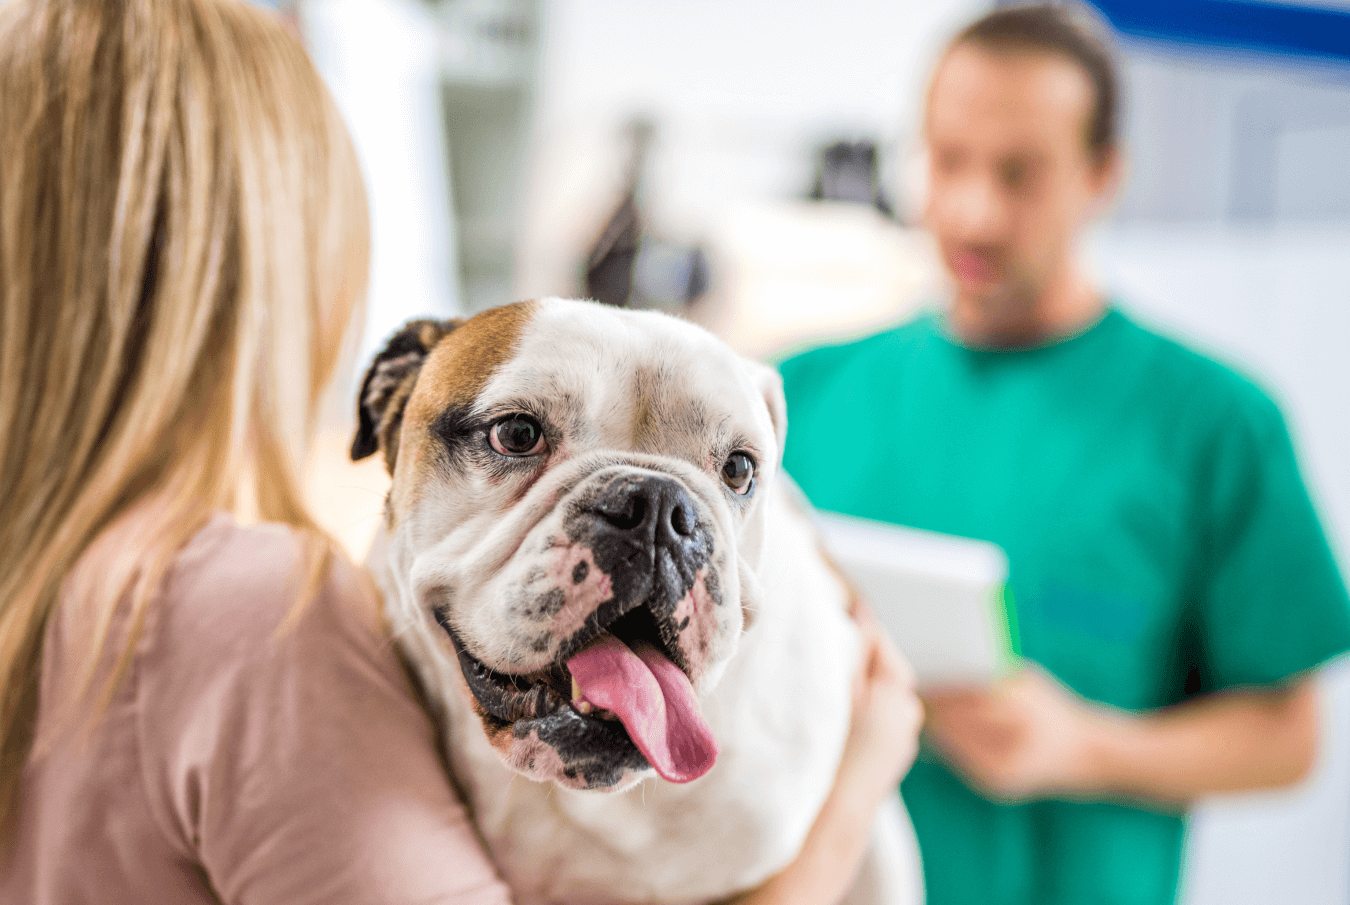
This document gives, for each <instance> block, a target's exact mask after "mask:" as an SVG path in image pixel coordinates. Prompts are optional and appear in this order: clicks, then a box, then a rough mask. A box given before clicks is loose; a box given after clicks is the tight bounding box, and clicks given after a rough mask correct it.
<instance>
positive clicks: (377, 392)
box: [352, 320, 464, 474]
mask: <svg viewBox="0 0 1350 905" xmlns="http://www.w3.org/2000/svg"><path fill="white" fill-rule="evenodd" d="M462 323H464V322H463V321H462V320H444V321H437V320H415V321H409V322H408V323H406V324H404V325H403V328H402V329H401V330H399V331H398V332H397V333H395V334H394V335H393V336H392V337H391V338H390V339H389V342H388V343H387V344H386V345H385V347H384V351H382V352H381V353H380V354H379V355H376V356H375V360H374V361H373V362H371V364H370V370H369V371H367V372H366V379H365V380H364V381H363V382H362V383H361V394H360V395H359V396H358V397H357V399H356V418H357V427H356V436H355V437H354V438H353V439H352V461H353V462H355V461H358V460H360V459H364V458H365V457H366V456H369V455H372V454H374V453H375V452H377V451H378V450H380V449H383V450H384V461H385V465H386V466H388V468H389V473H390V474H393V473H394V461H395V460H396V459H397V458H398V429H399V428H400V427H401V426H402V424H403V408H404V406H406V405H407V404H408V397H409V396H411V395H412V389H413V385H414V384H415V383H417V374H418V372H419V371H421V370H422V363H423V362H424V361H426V360H427V356H428V355H429V354H431V350H432V349H433V348H435V346H436V343H438V342H440V341H441V340H442V339H443V338H445V336H446V335H447V334H449V333H450V332H451V331H452V330H454V329H455V328H456V327H458V326H460V325H461V324H462Z"/></svg>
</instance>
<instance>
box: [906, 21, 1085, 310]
mask: <svg viewBox="0 0 1350 905" xmlns="http://www.w3.org/2000/svg"><path fill="white" fill-rule="evenodd" d="M1092 103H1093V89H1092V83H1091V82H1090V81H1089V79H1088V76H1087V74H1086V73H1085V72H1083V70H1082V69H1081V68H1079V67H1078V66H1077V65H1076V64H1075V63H1074V62H1072V61H1071V60H1069V59H1066V58H1063V57H1060V56H1058V55H1055V54H1051V53H1045V52H1040V51H1035V50H1025V51H1003V50H988V49H985V48H983V47H980V46H978V45H976V44H962V45H958V46H957V47H955V48H954V49H953V50H951V51H950V52H949V53H948V55H947V56H946V58H945V59H944V60H943V61H942V63H941V64H940V65H939V67H938V70H937V73H936V75H935V76H934V80H933V85H932V89H931V91H930V93H929V98H928V111H927V118H926V122H925V131H926V138H927V144H928V154H929V163H928V169H929V195H928V202H927V205H926V207H925V209H924V221H925V223H926V225H927V226H928V228H929V229H930V230H931V231H932V233H933V235H934V236H935V237H936V238H937V240H938V245H939V248H940V250H941V252H942V257H943V261H944V263H945V264H946V266H947V269H948V271H949V272H950V273H951V275H952V278H953V280H954V281H955V284H956V292H957V295H958V297H960V298H961V299H963V300H965V301H968V302H972V303H975V304H978V305H981V306H986V307H987V306H997V307H999V308H1003V309H1007V308H1008V307H1010V306H1012V307H1017V308H1021V307H1026V308H1028V309H1029V308H1030V307H1031V306H1033V305H1034V304H1035V302H1036V300H1037V299H1038V298H1039V297H1040V296H1041V294H1042V293H1043V292H1044V290H1045V287H1046V285H1047V284H1048V283H1049V281H1050V280H1051V279H1052V278H1053V277H1054V275H1055V274H1056V273H1057V271H1059V270H1060V268H1062V267H1063V265H1064V264H1065V263H1066V261H1067V260H1068V258H1069V255H1070V254H1071V251H1072V246H1073V239H1074V235H1075V233H1076V232H1077V230H1078V228H1079V226H1080V225H1081V224H1082V223H1083V222H1084V220H1085V219H1086V218H1087V217H1088V215H1089V214H1090V213H1091V211H1092V208H1093V206H1094V202H1095V201H1096V200H1097V199H1098V197H1099V196H1100V195H1101V194H1102V193H1103V192H1104V191H1105V190H1106V189H1107V187H1108V183H1109V181H1110V179H1109V174H1108V172H1107V171H1108V169H1109V165H1108V164H1106V163H1099V162H1098V160H1097V158H1096V157H1095V156H1094V155H1093V154H1092V153H1091V152H1090V151H1089V149H1088V147H1087V140H1086V132H1087V123H1088V117H1089V116H1090V114H1091V108H1092Z"/></svg>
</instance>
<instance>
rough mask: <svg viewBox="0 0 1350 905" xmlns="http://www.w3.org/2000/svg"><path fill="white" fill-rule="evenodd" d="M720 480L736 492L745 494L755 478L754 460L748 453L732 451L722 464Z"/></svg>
mask: <svg viewBox="0 0 1350 905" xmlns="http://www.w3.org/2000/svg"><path fill="white" fill-rule="evenodd" d="M722 480H723V481H724V482H725V483H726V485H727V486H728V487H730V488H731V489H732V490H733V491H735V492H736V493H739V494H741V495H742V496H745V495H746V494H748V493H749V492H750V487H751V485H752V484H753V482H754V480H755V460H754V459H752V458H750V455H749V453H743V452H734V453H732V454H731V455H729V456H727V460H726V462H724V463H723V464H722Z"/></svg>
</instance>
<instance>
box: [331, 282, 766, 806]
mask: <svg viewBox="0 0 1350 905" xmlns="http://www.w3.org/2000/svg"><path fill="white" fill-rule="evenodd" d="M359 409H360V415H361V428H360V430H359V432H358V434H357V437H356V441H355V443H354V444H353V448H352V455H353V457H354V458H361V457H363V456H364V455H369V454H371V453H373V452H375V451H376V450H377V449H381V448H382V449H383V451H384V453H385V456H386V461H387V463H388V465H389V468H390V471H391V473H392V474H393V485H392V488H391V491H390V495H389V499H388V503H387V512H386V515H387V521H388V523H387V530H388V534H389V543H388V551H389V566H390V568H391V572H392V573H393V577H394V580H395V581H396V582H398V583H399V589H400V595H399V596H400V598H401V599H400V600H396V601H390V606H391V607H397V606H400V605H402V606H414V607H418V608H420V609H421V610H422V611H423V612H425V613H426V614H427V615H429V616H430V617H431V618H433V619H434V620H435V622H436V624H438V625H439V626H440V627H441V629H443V631H444V634H445V642H446V644H447V646H448V648H449V649H453V652H454V654H455V655H456V656H457V657H458V661H459V665H460V668H461V674H462V677H463V680H464V681H463V686H462V687H461V688H460V689H459V691H460V693H463V694H465V695H466V696H467V698H468V700H469V702H470V704H471V706H472V707H473V709H474V711H475V712H476V713H477V715H478V717H479V718H480V719H481V721H482V725H483V730H484V732H485V733H486V734H487V737H488V739H489V741H490V742H491V743H492V745H493V746H494V747H495V748H496V750H497V751H498V753H499V754H500V755H501V757H502V759H503V760H504V761H505V762H506V763H507V764H508V765H509V766H510V767H512V768H513V769H515V770H517V771H518V772H520V773H523V774H526V775H528V776H530V777H532V778H534V779H539V780H551V781H555V782H558V783H560V784H562V785H564V786H567V787H570V788H618V787H622V786H625V785H627V784H629V783H630V782H631V781H634V780H636V779H638V778H640V777H641V776H642V775H643V774H644V773H645V772H646V771H648V770H649V769H651V768H652V767H655V768H656V769H657V770H658V771H659V772H660V773H661V774H662V775H663V776H666V777H667V778H668V779H672V780H675V781H687V780H688V779H692V778H695V777H696V776H697V775H700V774H701V773H702V772H704V771H706V769H707V768H708V767H710V766H711V763H712V758H713V757H714V756H715V754H716V745H715V740H712V739H711V738H710V736H709V733H708V731H707V726H706V723H704V722H703V721H702V717H701V716H700V713H699V709H698V708H699V704H698V696H699V695H700V694H702V693H704V692H706V691H707V690H708V689H709V688H710V687H711V686H712V685H713V684H714V683H715V682H716V681H717V679H718V677H719V676H720V674H721V672H722V671H723V669H724V667H725V666H726V664H727V661H728V660H729V659H730V657H731V656H732V654H733V653H734V652H735V650H736V646H737V641H738V638H739V636H740V633H741V631H742V629H743V627H744V625H745V624H746V621H747V617H748V616H751V615H752V614H753V610H754V605H755V600H756V587H757V585H756V582H755V576H754V567H755V565H756V560H757V557H758V546H759V543H760V538H761V535H762V528H763V526H762V522H763V512H762V510H763V507H762V506H761V505H760V497H761V496H762V494H761V493H759V490H760V488H761V486H763V485H765V484H766V483H767V482H769V481H771V480H772V478H773V475H774V472H775V471H776V469H777V465H778V459H779V455H780V449H781V441H782V436H783V431H784V415H783V405H782V394H781V389H780V387H779V384H778V379H777V376H776V375H775V374H774V373H773V372H772V371H771V370H769V369H768V368H765V367H763V366H761V365H758V364H755V363H752V362H749V361H746V360H744V359H742V358H739V357H738V356H736V355H735V354H734V353H732V352H731V350H730V349H728V348H727V347H726V346H725V345H723V344H722V343H721V342H720V341H718V340H716V339H714V338H713V337H712V336H710V335H709V334H707V333H705V332H704V331H702V330H700V329H699V328H697V327H694V326H692V325H689V324H687V323H684V322H682V321H678V320H676V319H674V318H670V317H666V316H663V315H658V314H650V313H642V312H632V311H620V310H616V309H613V308H606V307H603V306H599V305H595V304H593V303H588V302H574V301H563V300H558V299H549V300H546V301H543V302H526V303H521V304H517V305H509V306H505V307H503V308H497V309H493V310H492V311H488V312H485V313H483V314H481V315H479V316H477V317H475V318H473V319H471V320H469V321H467V322H465V323H463V324H457V323H451V322H430V321H422V322H416V323H413V324H410V325H409V326H408V327H406V328H405V329H404V331H403V332H402V333H400V334H399V335H398V336H396V337H395V338H394V339H393V340H392V341H391V342H390V344H389V347H388V348H387V349H386V350H385V352H383V353H381V355H380V356H379V357H378V358H377V359H376V361H375V363H374V364H373V365H372V367H371V370H370V373H369V374H368V375H367V378H366V383H365V386H364V387H363V389H362V398H361V401H360V405H359ZM393 615H394V617H395V618H396V619H398V618H399V616H400V614H398V613H394V614H393ZM402 615H403V616H405V617H406V616H407V615H409V614H406V613H405V614H402ZM413 615H416V614H413Z"/></svg>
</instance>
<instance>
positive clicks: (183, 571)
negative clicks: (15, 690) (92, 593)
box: [0, 515, 509, 905]
mask: <svg viewBox="0 0 1350 905" xmlns="http://www.w3.org/2000/svg"><path fill="white" fill-rule="evenodd" d="M299 551H300V547H299V543H298V540H297V538H296V536H295V535H294V534H293V533H291V531H290V529H287V528H284V527H278V526H263V527H254V528H241V527H238V526H236V525H235V524H234V522H233V521H232V520H231V519H230V517H228V516H224V515H221V516H217V517H216V518H214V519H213V520H212V521H211V522H210V523H209V524H208V525H207V526H206V527H205V528H203V529H202V530H201V532H200V533H198V534H197V535H196V536H195V537H194V538H193V540H192V541H191V543H189V544H188V546H187V547H186V548H185V549H184V550H183V552H182V553H181V554H180V555H179V557H178V559H177V562H176V563H175V565H174V568H173V570H172V572H171V573H170V576H169V580H168V583H167V585H166V588H165V593H164V595H163V598H162V599H157V600H156V601H154V603H153V605H152V606H151V608H150V613H149V617H148V619H147V621H146V623H145V625H144V627H143V630H142V633H141V635H140V638H139V641H138V642H137V644H136V649H135V655H134V659H133V660H132V663H131V667H130V669H129V670H128V672H127V674H126V676H125V678H124V679H123V680H122V682H121V683H120V684H119V685H118V686H117V689H116V692H115V695H114V697H113V699H112V702H111V705H110V706H109V707H108V708H107V710H106V712H105V714H104V716H103V718H102V719H101V720H100V721H99V722H97V723H96V724H95V725H94V727H93V730H92V731H87V730H86V731H79V732H73V731H64V732H61V731H57V732H55V733H54V734H53V735H52V736H51V737H52V743H51V744H50V745H49V746H48V749H47V751H46V752H45V753H44V754H41V755H37V754H35V755H32V756H30V757H29V761H28V764H27V767H26V769H25V772H24V777H23V789H22V798H21V801H20V808H21V810H20V815H19V822H18V829H17V835H16V836H15V837H13V838H14V844H13V846H12V848H11V850H10V851H9V852H8V853H7V854H5V855H0V857H3V858H4V860H3V863H2V864H0V902H4V903H14V905H18V903H24V905H73V903H95V902H96V903H106V905H120V903H126V905H155V903H160V902H166V903H167V902H172V903H183V905H192V903H204V905H205V903H216V902H224V903H231V905H233V903H241V905H253V903H256V905H270V903H279V905H280V903H285V905H306V903H311V902H312V903H325V905H344V903H362V905H377V903H391V905H393V903H398V905H410V903H433V902H435V903H449V902H453V903H474V905H477V903H504V902H508V901H509V894H508V892H507V890H506V889H505V887H504V886H503V885H502V883H501V881H500V880H499V879H498V878H497V875H496V873H495V871H494V870H493V868H492V866H491V864H490V862H489V861H488V859H487V856H486V855H485V854H484V853H483V849H482V847H481V846H480V844H479V842H478V840H477V837H476V836H475V834H474V830H473V827H472V824H471V823H470V822H469V819H468V816H467V814H466V811H465V808H464V806H463V805H462V804H461V803H460V801H459V799H458V798H457V797H456V796H455V794H454V792H453V790H452V787H451V784H450V781H449V779H448V778H447V775H446V773H445V770H444V768H443V766H442V761H441V758H440V756H439V753H438V750H437V743H436V736H437V733H436V730H435V728H434V727H433V724H432V721H431V719H430V718H429V717H428V715H427V713H426V712H425V710H423V708H422V707H421V706H420V705H419V703H418V701H417V699H416V697H415V696H414V693H413V689H412V685H411V682H410V681H409V678H408V676H407V674H406V673H405V672H404V670H403V668H402V666H401V664H400V662H399V660H398V658H397V657H396V656H395V654H394V651H393V649H392V647H391V645H390V642H389V639H388V636H387V635H386V634H384V633H383V631H382V629H381V625H380V621H379V618H378V616H377V614H376V608H375V606H374V604H373V603H372V602H370V601H369V600H368V599H367V598H366V596H365V595H364V594H363V593H362V592H361V591H360V589H359V585H358V583H357V580H356V578H357V573H356V572H355V569H354V567H353V566H352V565H351V564H350V563H347V562H346V561H339V562H337V563H335V565H334V566H333V568H332V570H331V572H330V574H329V575H328V578H327V581H326V584H325V586H324V587H323V589H322V591H321V592H320V594H319V596H318V597H317V598H316V599H315V600H314V601H313V602H312V603H311V604H310V605H309V607H308V608H307V609H306V610H305V611H304V614H303V616H302V617H301V618H300V620H299V621H298V622H297V623H296V625H295V626H294V627H293V628H291V629H290V630H289V631H288V632H287V633H285V634H282V635H279V636H278V635H276V630H277V628H278V626H279V625H280V623H281V621H282V619H283V618H284V617H285V615H286V614H287V612H288V611H289V610H290V608H291V603H292V601H293V599H294V594H295V593H296V591H295V588H296V583H297V581H296V576H295V574H294V567H295V564H296V562H297V561H298V557H299ZM80 615H81V614H80V613H79V606H78V601H75V600H71V599H68V600H67V601H66V602H65V605H63V607H62V609H61V611H60V613H59V615H58V616H57V617H54V618H53V619H52V622H51V624H50V625H49V627H48V630H47V638H46V647H45V651H44V656H43V664H42V700H43V706H44V709H43V710H42V712H41V713H40V715H39V727H38V732H39V735H40V736H41V735H44V734H47V733H52V731H53V728H54V727H56V726H58V723H56V722H54V717H53V714H52V713H51V712H50V710H51V709H52V705H50V704H49V702H51V701H55V700H57V699H58V698H59V697H60V694H61V692H62V691H63V689H65V688H66V687H67V686H68V685H69V683H71V682H73V681H75V679H76V676H75V675H74V672H75V670H76V669H78V657H77V656H76V654H75V648H74V645H76V644H78V643H79V641H80V640H81V639H86V638H87V637H88V635H89V631H90V629H89V626H88V624H87V622H88V620H87V619H86V620H84V621H80ZM114 628H115V631H114V634H113V638H114V642H113V645H112V647H113V648H114V654H115V652H116V650H120V646H119V645H118V644H117V642H116V639H117V638H118V637H119V636H121V637H125V634H124V632H125V627H117V626H115V627H114ZM107 662H111V661H110V660H109V661H107Z"/></svg>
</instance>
